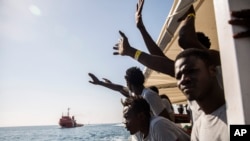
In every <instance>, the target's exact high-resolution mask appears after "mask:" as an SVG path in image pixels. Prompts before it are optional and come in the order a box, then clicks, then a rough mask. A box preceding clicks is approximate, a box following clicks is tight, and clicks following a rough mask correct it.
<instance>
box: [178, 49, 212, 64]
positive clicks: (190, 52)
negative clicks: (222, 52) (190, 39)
mask: <svg viewBox="0 0 250 141" xmlns="http://www.w3.org/2000/svg"><path fill="white" fill-rule="evenodd" d="M191 56H194V57H197V58H199V59H201V60H202V61H203V62H204V63H205V64H206V65H207V66H211V65H214V63H213V60H212V57H211V55H210V53H209V52H208V50H204V49H197V48H188V49H185V50H184V51H182V52H180V53H179V54H178V55H177V56H176V58H175V62H176V61H177V60H178V59H180V58H183V57H191Z"/></svg>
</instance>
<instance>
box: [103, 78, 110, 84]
mask: <svg viewBox="0 0 250 141" xmlns="http://www.w3.org/2000/svg"><path fill="white" fill-rule="evenodd" d="M102 79H103V80H104V81H105V82H106V83H112V82H111V81H110V80H108V79H106V78H102Z"/></svg>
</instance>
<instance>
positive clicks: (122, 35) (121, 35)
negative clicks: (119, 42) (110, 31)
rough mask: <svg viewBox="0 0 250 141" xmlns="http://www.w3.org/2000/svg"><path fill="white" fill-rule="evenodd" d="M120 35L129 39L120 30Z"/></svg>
mask: <svg viewBox="0 0 250 141" xmlns="http://www.w3.org/2000/svg"><path fill="white" fill-rule="evenodd" d="M119 33H120V35H121V36H122V37H123V38H127V37H126V35H125V34H124V33H123V32H122V31H120V30H119Z"/></svg>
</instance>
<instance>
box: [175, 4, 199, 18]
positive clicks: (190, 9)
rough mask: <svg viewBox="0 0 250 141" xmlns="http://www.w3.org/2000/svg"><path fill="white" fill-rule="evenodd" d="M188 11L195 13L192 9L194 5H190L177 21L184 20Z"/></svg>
mask: <svg viewBox="0 0 250 141" xmlns="http://www.w3.org/2000/svg"><path fill="white" fill-rule="evenodd" d="M190 13H193V14H195V10H194V6H193V5H191V6H190V8H189V9H188V11H187V12H186V13H185V14H184V15H183V16H181V17H180V18H179V19H178V20H177V22H181V21H183V20H185V19H186V17H187V16H188V14H190Z"/></svg>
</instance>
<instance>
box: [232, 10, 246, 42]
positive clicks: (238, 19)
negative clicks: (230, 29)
mask: <svg viewBox="0 0 250 141" xmlns="http://www.w3.org/2000/svg"><path fill="white" fill-rule="evenodd" d="M231 16H233V17H234V19H231V20H229V21H228V23H229V24H231V25H238V26H242V27H245V28H246V31H243V32H239V33H236V34H234V35H233V37H234V38H245V37H250V9H244V10H241V11H232V12H231Z"/></svg>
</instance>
